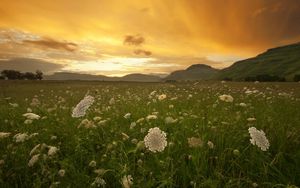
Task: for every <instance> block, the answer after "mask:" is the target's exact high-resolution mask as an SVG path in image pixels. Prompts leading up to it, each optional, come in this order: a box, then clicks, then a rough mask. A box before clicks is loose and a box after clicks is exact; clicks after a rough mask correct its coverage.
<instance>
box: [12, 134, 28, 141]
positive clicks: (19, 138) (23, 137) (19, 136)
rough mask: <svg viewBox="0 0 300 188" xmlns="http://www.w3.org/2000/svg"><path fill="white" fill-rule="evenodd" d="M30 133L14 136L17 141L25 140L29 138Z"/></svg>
mask: <svg viewBox="0 0 300 188" xmlns="http://www.w3.org/2000/svg"><path fill="white" fill-rule="evenodd" d="M28 137H29V136H28V134H27V133H18V134H16V135H15V136H14V139H15V140H16V142H17V143H18V142H24V141H25V140H27V139H28Z"/></svg>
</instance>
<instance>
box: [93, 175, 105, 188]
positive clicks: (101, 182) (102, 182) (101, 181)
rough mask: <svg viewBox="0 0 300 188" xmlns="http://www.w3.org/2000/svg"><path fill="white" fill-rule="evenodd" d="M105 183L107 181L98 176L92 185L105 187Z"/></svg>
mask: <svg viewBox="0 0 300 188" xmlns="http://www.w3.org/2000/svg"><path fill="white" fill-rule="evenodd" d="M105 185H106V182H105V180H104V179H103V178H101V177H96V178H95V180H94V182H93V183H92V186H97V187H104V186H105Z"/></svg>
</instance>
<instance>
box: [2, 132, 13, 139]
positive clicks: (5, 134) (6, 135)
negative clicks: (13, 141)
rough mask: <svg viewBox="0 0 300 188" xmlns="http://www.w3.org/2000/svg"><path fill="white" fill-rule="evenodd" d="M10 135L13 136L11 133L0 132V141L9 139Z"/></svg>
mask: <svg viewBox="0 0 300 188" xmlns="http://www.w3.org/2000/svg"><path fill="white" fill-rule="evenodd" d="M10 134H11V133H6V132H0V139H1V138H7V137H9V135H10Z"/></svg>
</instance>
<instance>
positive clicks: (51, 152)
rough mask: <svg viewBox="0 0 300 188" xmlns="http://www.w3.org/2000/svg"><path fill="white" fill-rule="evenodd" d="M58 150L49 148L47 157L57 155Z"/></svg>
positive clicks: (53, 147) (52, 147)
mask: <svg viewBox="0 0 300 188" xmlns="http://www.w3.org/2000/svg"><path fill="white" fill-rule="evenodd" d="M57 151H58V149H57V147H55V146H49V150H48V156H53V155H55V154H56V153H57Z"/></svg>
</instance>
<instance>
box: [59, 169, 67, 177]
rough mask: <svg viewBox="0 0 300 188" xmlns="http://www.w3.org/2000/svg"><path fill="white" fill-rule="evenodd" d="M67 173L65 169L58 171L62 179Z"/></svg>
mask: <svg viewBox="0 0 300 188" xmlns="http://www.w3.org/2000/svg"><path fill="white" fill-rule="evenodd" d="M65 173H66V171H65V170H64V169H60V170H59V171H58V175H59V176H60V177H64V176H65Z"/></svg>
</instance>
